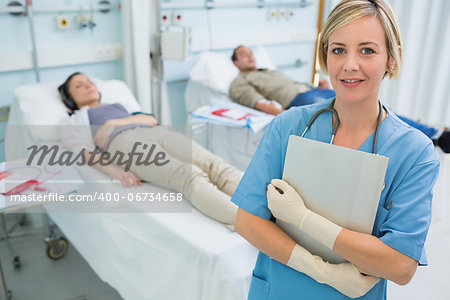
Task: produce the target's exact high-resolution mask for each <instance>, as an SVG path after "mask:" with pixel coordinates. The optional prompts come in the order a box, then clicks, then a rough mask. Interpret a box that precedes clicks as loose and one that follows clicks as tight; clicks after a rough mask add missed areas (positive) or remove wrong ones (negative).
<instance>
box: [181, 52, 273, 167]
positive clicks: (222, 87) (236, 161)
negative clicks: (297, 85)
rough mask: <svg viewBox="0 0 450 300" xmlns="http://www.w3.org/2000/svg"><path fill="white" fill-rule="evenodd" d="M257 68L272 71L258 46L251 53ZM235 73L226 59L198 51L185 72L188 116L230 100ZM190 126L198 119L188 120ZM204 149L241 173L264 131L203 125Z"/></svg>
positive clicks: (271, 65) (265, 53)
mask: <svg viewBox="0 0 450 300" xmlns="http://www.w3.org/2000/svg"><path fill="white" fill-rule="evenodd" d="M253 54H254V56H255V60H256V62H257V64H258V65H257V67H258V68H267V69H270V70H275V65H274V64H273V62H272V60H271V58H270V57H269V55H268V53H267V51H266V50H265V49H264V48H262V47H256V48H255V49H254V51H253ZM238 74H239V71H238V69H237V68H236V66H234V64H233V63H232V61H231V59H230V57H229V56H227V55H225V54H223V53H217V52H202V53H200V54H199V56H198V59H197V61H196V62H195V64H194V66H193V67H192V69H191V70H190V71H189V80H188V83H187V85H186V91H185V104H186V110H187V112H188V115H190V114H192V112H193V111H195V110H196V109H198V108H199V107H202V106H206V105H211V103H213V101H214V100H219V101H230V102H232V99H231V98H230V97H229V88H230V85H231V82H232V81H233V79H234V78H236V76H237V75H238ZM188 122H190V123H191V124H198V122H199V120H196V119H195V118H189V119H188ZM206 134H207V144H208V148H209V149H210V150H211V151H212V152H213V153H216V154H218V155H219V156H221V157H223V158H225V159H226V160H227V161H229V162H230V163H232V164H233V165H235V166H237V167H238V168H240V169H241V170H245V169H246V168H247V166H248V164H249V163H250V160H251V158H252V156H253V154H254V153H255V151H256V148H257V146H258V144H259V141H260V140H261V138H262V136H263V134H264V130H261V131H258V132H257V133H253V132H252V131H251V130H249V129H247V128H234V127H229V126H221V125H217V124H212V123H207V125H206Z"/></svg>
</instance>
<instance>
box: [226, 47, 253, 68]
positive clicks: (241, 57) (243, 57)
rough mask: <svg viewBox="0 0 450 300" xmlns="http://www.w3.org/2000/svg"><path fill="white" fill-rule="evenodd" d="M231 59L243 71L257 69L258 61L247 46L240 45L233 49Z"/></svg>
mask: <svg viewBox="0 0 450 300" xmlns="http://www.w3.org/2000/svg"><path fill="white" fill-rule="evenodd" d="M231 60H232V61H233V63H234V65H235V66H236V67H237V68H238V69H239V71H241V72H243V73H251V72H254V71H256V61H255V57H254V56H253V52H252V50H251V49H250V48H248V47H245V46H242V45H241V46H238V47H236V49H234V50H233V55H232V56H231Z"/></svg>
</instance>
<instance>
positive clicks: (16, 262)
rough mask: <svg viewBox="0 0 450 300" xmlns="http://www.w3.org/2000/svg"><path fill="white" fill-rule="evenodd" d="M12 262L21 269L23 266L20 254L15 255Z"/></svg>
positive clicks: (16, 267) (15, 267)
mask: <svg viewBox="0 0 450 300" xmlns="http://www.w3.org/2000/svg"><path fill="white" fill-rule="evenodd" d="M12 263H13V266H14V269H20V267H21V266H22V265H21V263H20V258H19V256H14V258H13V261H12Z"/></svg>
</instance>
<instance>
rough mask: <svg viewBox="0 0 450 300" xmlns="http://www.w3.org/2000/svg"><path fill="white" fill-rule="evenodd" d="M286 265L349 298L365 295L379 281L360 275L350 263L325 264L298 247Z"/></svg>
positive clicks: (320, 259) (317, 257)
mask: <svg viewBox="0 0 450 300" xmlns="http://www.w3.org/2000/svg"><path fill="white" fill-rule="evenodd" d="M287 265H288V266H289V267H291V268H293V269H294V270H297V271H299V272H301V273H304V274H306V275H308V276H309V277H311V278H313V279H314V280H316V281H317V282H320V283H324V284H327V285H329V286H331V287H333V288H335V289H336V290H338V291H339V292H341V293H342V294H344V295H346V296H347V297H350V298H358V297H361V296H363V295H365V294H367V292H368V291H369V290H370V289H372V288H373V286H374V285H375V284H376V283H377V282H378V281H379V280H380V278H378V277H374V276H370V275H364V274H361V273H360V272H359V271H358V269H357V268H356V267H355V265H353V264H351V263H342V264H330V263H327V262H325V261H323V259H322V258H321V257H320V256H317V255H312V254H311V253H309V252H308V251H307V250H306V249H305V248H303V247H301V246H300V245H295V246H294V249H293V250H292V252H291V256H290V257H289V261H288V262H287Z"/></svg>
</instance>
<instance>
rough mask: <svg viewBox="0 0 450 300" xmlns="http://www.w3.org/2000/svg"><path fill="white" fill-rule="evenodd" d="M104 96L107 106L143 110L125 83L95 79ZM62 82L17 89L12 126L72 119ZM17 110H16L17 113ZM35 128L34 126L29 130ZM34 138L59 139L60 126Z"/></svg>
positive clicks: (11, 117) (132, 110)
mask: <svg viewBox="0 0 450 300" xmlns="http://www.w3.org/2000/svg"><path fill="white" fill-rule="evenodd" d="M93 81H94V83H95V84H96V86H97V88H98V90H99V91H100V93H101V95H102V97H101V102H100V103H103V104H112V103H120V104H122V105H123V106H124V107H125V108H126V109H127V110H128V111H129V112H135V111H139V110H140V109H141V108H140V106H139V104H138V102H137V100H136V98H135V97H134V96H133V94H132V93H131V91H130V89H129V88H128V87H127V85H126V84H125V83H124V82H123V81H121V80H109V81H101V80H96V79H93ZM60 84H61V82H45V83H35V84H29V85H23V86H19V87H17V88H16V89H15V90H14V97H15V101H16V103H13V105H12V108H11V110H12V111H11V113H12V114H11V115H10V120H9V122H10V124H14V125H60V124H62V123H63V121H64V119H65V118H67V117H68V114H67V111H68V110H67V108H66V107H65V105H64V104H63V102H62V100H61V97H60V95H59V92H58V86H59V85H60ZM13 110H14V111H13ZM28 128H29V129H32V126H30V127H28ZM33 136H34V137H35V138H37V139H38V140H42V141H54V140H58V139H59V129H58V128H57V126H48V128H46V130H42V129H40V130H34V131H33Z"/></svg>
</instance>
